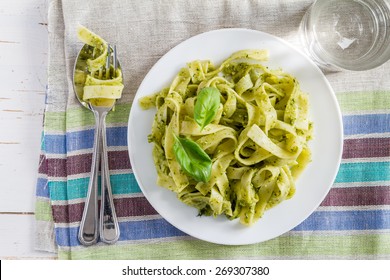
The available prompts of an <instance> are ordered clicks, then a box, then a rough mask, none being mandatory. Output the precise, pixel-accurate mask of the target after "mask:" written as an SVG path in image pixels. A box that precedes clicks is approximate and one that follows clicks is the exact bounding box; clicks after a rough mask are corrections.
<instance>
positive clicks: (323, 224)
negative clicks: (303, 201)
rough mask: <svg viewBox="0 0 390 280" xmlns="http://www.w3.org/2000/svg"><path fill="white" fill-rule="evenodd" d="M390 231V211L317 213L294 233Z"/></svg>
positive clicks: (296, 228)
mask: <svg viewBox="0 0 390 280" xmlns="http://www.w3.org/2000/svg"><path fill="white" fill-rule="evenodd" d="M370 229H374V230H381V229H390V211H389V210H370V211H317V212H314V213H313V214H312V215H311V216H310V217H309V218H307V219H306V220H305V221H303V222H302V223H301V224H300V225H299V226H297V227H295V228H294V229H293V230H294V231H303V230H304V231H316V230H370Z"/></svg>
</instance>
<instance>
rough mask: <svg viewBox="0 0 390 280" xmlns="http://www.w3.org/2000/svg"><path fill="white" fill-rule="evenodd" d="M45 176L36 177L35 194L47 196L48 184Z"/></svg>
mask: <svg viewBox="0 0 390 280" xmlns="http://www.w3.org/2000/svg"><path fill="white" fill-rule="evenodd" d="M47 181H48V180H47V178H38V180H37V185H36V190H35V194H36V196H39V197H46V198H49V186H48V183H47Z"/></svg>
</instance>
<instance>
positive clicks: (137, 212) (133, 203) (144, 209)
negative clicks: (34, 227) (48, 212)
mask: <svg viewBox="0 0 390 280" xmlns="http://www.w3.org/2000/svg"><path fill="white" fill-rule="evenodd" d="M114 204H115V210H116V212H117V213H116V214H117V216H118V217H134V216H145V215H156V214H157V212H156V210H154V208H153V207H152V206H151V205H150V204H149V202H148V201H147V200H146V198H145V197H131V198H119V199H114ZM52 208H53V218H54V221H55V222H56V223H73V222H79V221H81V216H82V214H83V211H84V203H76V204H69V205H53V206H52Z"/></svg>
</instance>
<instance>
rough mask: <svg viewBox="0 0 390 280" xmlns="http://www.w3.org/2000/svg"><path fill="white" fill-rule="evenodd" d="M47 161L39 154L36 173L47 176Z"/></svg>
mask: <svg viewBox="0 0 390 280" xmlns="http://www.w3.org/2000/svg"><path fill="white" fill-rule="evenodd" d="M47 170H48V168H47V159H46V156H45V155H44V154H41V155H40V156H39V167H38V173H39V174H47Z"/></svg>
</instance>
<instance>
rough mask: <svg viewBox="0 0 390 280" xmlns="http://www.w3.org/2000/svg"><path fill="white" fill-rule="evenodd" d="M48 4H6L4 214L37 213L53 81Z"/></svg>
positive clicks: (0, 68) (1, 90)
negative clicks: (45, 116) (49, 82)
mask: <svg viewBox="0 0 390 280" xmlns="http://www.w3.org/2000/svg"><path fill="white" fill-rule="evenodd" d="M47 5H48V4H47V0H34V1H31V0H18V1H13V2H12V4H10V2H9V1H0V54H1V55H0V73H2V82H1V84H0V131H1V133H0V178H1V180H2V182H1V186H2V187H1V188H0V212H20V213H23V212H33V211H34V193H35V184H36V179H37V169H38V160H39V152H40V137H41V129H42V119H43V111H44V101H45V87H46V80H47V75H46V71H47V51H48V50H47V48H48V40H47Z"/></svg>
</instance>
